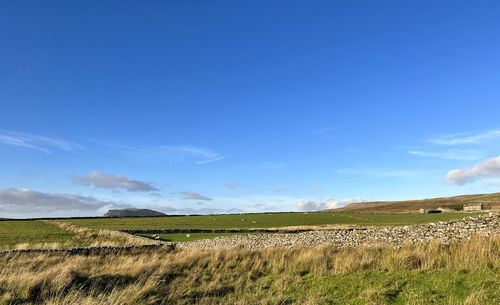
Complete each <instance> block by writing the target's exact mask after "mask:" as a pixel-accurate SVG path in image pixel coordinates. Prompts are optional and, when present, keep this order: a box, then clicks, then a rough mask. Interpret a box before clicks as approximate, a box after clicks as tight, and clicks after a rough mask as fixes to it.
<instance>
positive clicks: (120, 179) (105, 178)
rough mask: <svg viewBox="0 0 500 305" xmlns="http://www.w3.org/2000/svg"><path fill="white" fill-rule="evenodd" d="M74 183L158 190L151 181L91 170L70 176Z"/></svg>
mask: <svg viewBox="0 0 500 305" xmlns="http://www.w3.org/2000/svg"><path fill="white" fill-rule="evenodd" d="M70 178H71V179H72V180H73V183H74V184H78V185H86V186H91V185H94V186H95V187H97V188H103V189H109V190H111V189H114V190H116V189H124V190H127V191H129V192H152V191H158V189H157V188H155V187H154V186H153V185H152V184H151V183H149V182H143V181H139V180H132V179H129V178H127V177H125V176H118V175H112V174H107V173H101V172H96V171H93V172H91V173H89V174H88V175H86V176H70Z"/></svg>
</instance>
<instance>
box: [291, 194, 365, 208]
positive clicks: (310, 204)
mask: <svg viewBox="0 0 500 305" xmlns="http://www.w3.org/2000/svg"><path fill="white" fill-rule="evenodd" d="M354 202H363V200H362V199H361V197H355V198H347V199H340V200H337V199H334V198H330V197H328V198H325V200H323V201H314V200H301V201H299V202H297V210H299V211H320V210H327V209H336V208H341V207H343V206H346V205H348V204H350V203H354Z"/></svg>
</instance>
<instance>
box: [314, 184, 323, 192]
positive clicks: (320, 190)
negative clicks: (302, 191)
mask: <svg viewBox="0 0 500 305" xmlns="http://www.w3.org/2000/svg"><path fill="white" fill-rule="evenodd" d="M313 192H315V193H321V192H323V188H321V187H320V186H317V187H315V188H313Z"/></svg>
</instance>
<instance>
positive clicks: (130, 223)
mask: <svg viewBox="0 0 500 305" xmlns="http://www.w3.org/2000/svg"><path fill="white" fill-rule="evenodd" d="M476 215H478V213H472V214H467V213H449V214H448V213H442V214H346V213H265V214H241V215H239V214H233V215H204V216H179V217H145V218H103V219H99V218H94V219H67V220H64V222H68V223H72V224H75V225H78V226H82V227H88V228H92V229H111V230H126V229H129V230H142V229H144V230H146V229H150V230H154V229H194V228H196V229H230V228H272V227H288V226H317V225H353V226H395V225H411V224H418V223H427V222H436V221H446V220H450V219H455V218H462V217H465V216H476Z"/></svg>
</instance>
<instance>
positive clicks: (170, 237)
mask: <svg viewBox="0 0 500 305" xmlns="http://www.w3.org/2000/svg"><path fill="white" fill-rule="evenodd" d="M249 234H260V233H189V236H190V237H187V236H186V233H172V234H156V235H158V236H159V237H160V240H163V241H173V242H181V241H193V240H199V239H212V238H216V237H219V236H231V235H249ZM139 235H140V236H144V237H148V238H152V236H153V235H154V234H139Z"/></svg>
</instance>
